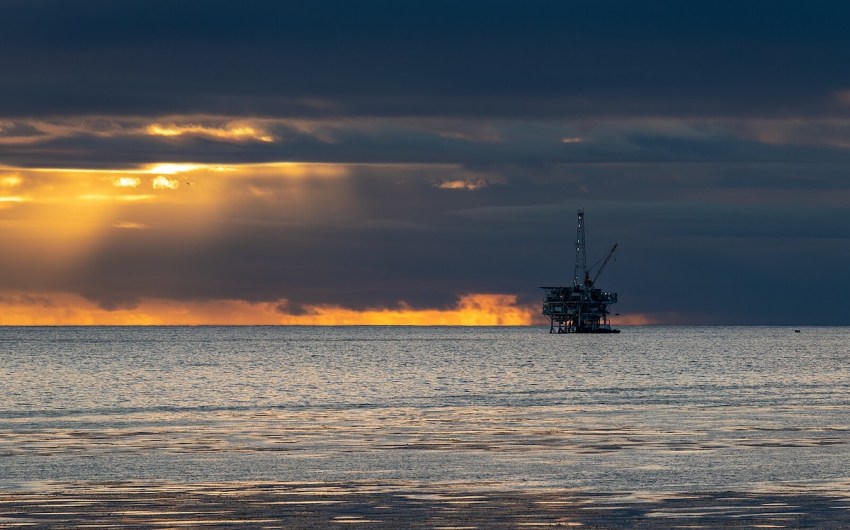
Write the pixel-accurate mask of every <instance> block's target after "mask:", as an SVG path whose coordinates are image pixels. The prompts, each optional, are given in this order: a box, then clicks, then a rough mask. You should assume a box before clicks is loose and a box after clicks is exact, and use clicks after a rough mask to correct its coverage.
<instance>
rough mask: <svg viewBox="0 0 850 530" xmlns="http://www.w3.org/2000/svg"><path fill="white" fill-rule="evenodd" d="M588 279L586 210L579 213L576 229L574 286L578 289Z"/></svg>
mask: <svg viewBox="0 0 850 530" xmlns="http://www.w3.org/2000/svg"><path fill="white" fill-rule="evenodd" d="M586 278H587V249H586V248H585V244H584V210H579V211H578V228H576V268H575V272H574V273H573V285H575V286H576V287H578V286H579V285H581V284H583V283H584V280H585V279H586Z"/></svg>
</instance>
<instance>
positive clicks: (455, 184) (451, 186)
mask: <svg viewBox="0 0 850 530" xmlns="http://www.w3.org/2000/svg"><path fill="white" fill-rule="evenodd" d="M487 185H488V183H487V181H486V180H483V179H472V180H444V181H441V182H438V183H437V184H436V187H438V188H440V189H443V190H468V191H474V190H480V189H481V188H486V187H487Z"/></svg>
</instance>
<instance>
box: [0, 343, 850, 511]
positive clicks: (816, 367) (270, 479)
mask: <svg viewBox="0 0 850 530" xmlns="http://www.w3.org/2000/svg"><path fill="white" fill-rule="evenodd" d="M547 330H548V328H537V327H533V328H521V327H520V328H483V327H482V328H463V327H461V328H456V327H436V328H434V327H45V328H15V327H8V328H2V329H0V491H4V492H7V493H9V492H16V491H38V490H39V488H44V487H52V488H54V489H55V488H56V487H57V485H59V487H62V486H63V485H66V486H68V487H71V486H73V485H79V484H107V483H123V484H127V483H148V484H170V485H175V484H176V485H180V484H185V485H191V484H209V483H273V484H274V483H287V484H298V483H335V484H364V483H368V484H393V485H399V484H406V485H410V486H411V487H423V486H428V485H435V484H439V485H452V484H463V485H467V487H468V486H469V485H475V486H476V488H478V489H485V490H486V489H491V490H499V491H522V492H529V491H535V490H539V491H553V490H559V489H561V490H570V491H577V492H583V493H586V494H598V495H603V494H614V493H617V494H621V493H623V492H628V493H629V494H632V495H650V496H651V495H654V494H662V493H664V494H675V493H684V492H694V491H713V492H718V491H723V492H726V491H740V492H754V491H759V492H769V491H780V490H782V491H791V490H794V491H809V492H810V491H820V492H828V493H829V494H830V495H837V496H844V497H850V464H848V463H850V368H849V367H848V359H850V351H848V350H850V328H825V327H817V328H814V327H812V328H801V330H800V332H799V333H795V332H794V330H793V329H790V328H786V327H652V326H646V327H625V328H623V332H622V333H620V334H618V335H550V334H548V332H547ZM0 522H2V520H0Z"/></svg>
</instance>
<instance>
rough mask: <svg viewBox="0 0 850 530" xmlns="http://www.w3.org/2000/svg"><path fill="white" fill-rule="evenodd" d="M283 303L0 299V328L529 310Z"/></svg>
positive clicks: (362, 321) (489, 299) (473, 301)
mask: <svg viewBox="0 0 850 530" xmlns="http://www.w3.org/2000/svg"><path fill="white" fill-rule="evenodd" d="M285 307H286V301H285V300H279V301H275V302H262V303H250V302H246V301H242V300H210V301H205V302H179V301H173V300H161V299H146V300H142V301H140V302H139V303H138V304H137V305H136V306H135V307H133V308H130V309H121V308H119V309H112V310H106V309H103V308H101V307H98V306H97V304H94V303H92V302H90V301H88V300H86V299H84V298H82V297H80V296H77V295H71V294H64V293H60V294H47V295H26V294H10V295H5V296H0V325H6V326H28V325H39V326H42V325H46V326H54V325H206V324H227V325H328V326H342V325H412V326H527V325H529V324H532V323H533V322H534V317H535V314H536V306H535V307H524V306H521V305H518V304H517V301H516V296H513V295H502V294H470V295H465V296H462V297H461V298H460V299H459V300H458V303H457V304H456V306H455V307H453V308H449V309H424V310H423V309H411V308H409V307H405V306H401V307H399V308H377V309H367V310H363V311H356V310H353V309H347V308H343V307H338V306H306V307H305V308H304V309H305V311H304V314H297V315H293V314H287V313H286V312H281V308H285Z"/></svg>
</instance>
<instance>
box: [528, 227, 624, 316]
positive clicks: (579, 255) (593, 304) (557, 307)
mask: <svg viewBox="0 0 850 530" xmlns="http://www.w3.org/2000/svg"><path fill="white" fill-rule="evenodd" d="M615 250H617V245H616V244H615V245H614V247H613V248H612V249H611V250H610V251H608V253H607V254H606V255H605V256H603V257H602V259H600V260H599V261H598V262H596V264H594V265H593V266H591V267H590V268H588V267H587V249H586V247H585V240H584V210H579V211H578V228H577V230H576V267H575V272H574V273H573V285H572V286H571V287H541V289H543V290H544V294H543V314H544V315H545V316H546V317H548V318H549V333H619V332H620V330H619V329H612V328H611V323H610V322H609V321H608V315H609V314H610V312H611V311H610V309H609V308H610V307H611V304H615V303H617V293H609V292H605V291H603V290H602V289H597V288H596V280H598V279H599V276H600V275H601V274H602V271H603V270H605V266H606V265H608V262H609V261H611V257H612V256H613V255H614V251H615ZM594 271H595V273H594ZM591 274H593V276H591Z"/></svg>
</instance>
